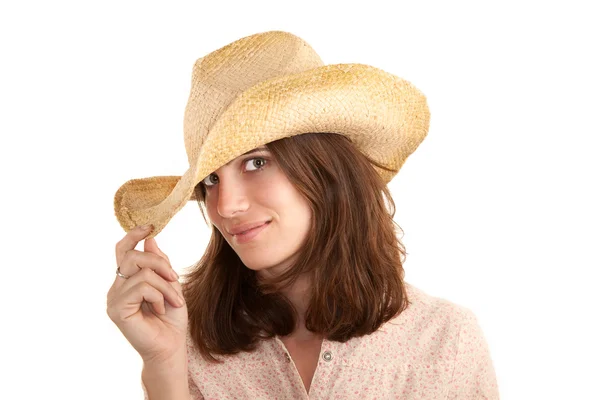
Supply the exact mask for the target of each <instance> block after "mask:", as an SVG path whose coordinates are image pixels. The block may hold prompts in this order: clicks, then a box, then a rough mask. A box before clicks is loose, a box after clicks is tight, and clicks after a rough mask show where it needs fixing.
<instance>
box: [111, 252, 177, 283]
mask: <svg viewBox="0 0 600 400" xmlns="http://www.w3.org/2000/svg"><path fill="white" fill-rule="evenodd" d="M144 268H147V269H151V270H152V271H154V272H156V273H157V274H158V275H160V276H162V277H163V278H164V279H166V280H169V281H176V280H177V279H178V277H177V274H176V273H175V271H173V268H171V264H170V263H169V262H168V261H167V260H165V259H164V258H163V257H161V256H157V255H156V254H154V253H149V252H145V251H138V250H129V251H128V252H127V254H125V257H124V258H123V260H122V264H121V270H120V271H121V273H122V274H124V275H127V276H129V277H130V278H129V279H131V277H133V276H135V275H136V274H137V273H138V272H140V270H142V269H144ZM119 279H121V278H119Z"/></svg>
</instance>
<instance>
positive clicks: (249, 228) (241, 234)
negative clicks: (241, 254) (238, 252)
mask: <svg viewBox="0 0 600 400" xmlns="http://www.w3.org/2000/svg"><path fill="white" fill-rule="evenodd" d="M270 222H271V221H266V222H258V223H256V222H255V223H250V224H243V225H238V226H236V227H234V228H233V229H232V230H231V231H230V232H229V233H230V234H231V235H232V236H233V238H234V240H235V241H236V242H237V243H238V244H243V243H248V242H249V241H251V240H252V239H254V238H255V237H256V236H257V235H258V234H259V233H260V232H262V231H263V230H264V229H265V228H266V227H267V226H268V225H269V223H270Z"/></svg>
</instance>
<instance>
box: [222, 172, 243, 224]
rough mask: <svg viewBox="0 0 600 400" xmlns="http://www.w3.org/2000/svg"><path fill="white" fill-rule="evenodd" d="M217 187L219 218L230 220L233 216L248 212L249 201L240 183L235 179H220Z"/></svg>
mask: <svg viewBox="0 0 600 400" xmlns="http://www.w3.org/2000/svg"><path fill="white" fill-rule="evenodd" d="M217 186H218V189H219V199H218V202H217V212H218V213H219V215H220V216H221V217H223V218H232V217H233V216H235V214H237V213H240V212H244V211H246V210H248V207H249V201H248V197H247V195H246V191H245V188H244V185H243V184H242V183H240V182H237V181H236V180H235V179H221V180H220V181H219V184H218V185H217Z"/></svg>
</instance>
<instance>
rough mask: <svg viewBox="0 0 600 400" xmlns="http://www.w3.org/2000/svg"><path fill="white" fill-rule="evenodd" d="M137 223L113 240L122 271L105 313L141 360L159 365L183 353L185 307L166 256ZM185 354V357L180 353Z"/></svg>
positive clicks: (108, 296)
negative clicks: (141, 244)
mask: <svg viewBox="0 0 600 400" xmlns="http://www.w3.org/2000/svg"><path fill="white" fill-rule="evenodd" d="M149 233H150V229H148V230H146V231H144V230H142V229H141V228H140V227H137V228H134V229H132V230H131V231H129V232H128V233H127V234H126V235H125V237H123V239H122V240H120V241H119V242H118V243H117V246H116V257H117V265H118V266H120V272H121V273H122V274H123V275H125V276H129V278H127V279H125V278H123V277H120V276H118V275H117V276H116V278H115V281H114V283H113V284H112V286H111V288H110V290H109V291H108V295H107V302H106V304H107V314H108V316H109V317H110V319H111V320H112V321H113V322H114V323H115V324H116V325H117V327H119V329H120V330H121V332H122V333H123V335H124V336H125V337H126V338H127V340H128V341H129V343H131V345H132V346H133V348H134V349H135V350H136V351H137V352H138V353H139V354H140V356H141V357H142V360H144V363H153V364H160V363H161V362H168V361H169V360H172V359H173V358H174V357H179V356H181V355H182V354H186V333H187V324H188V316H187V306H186V304H185V300H184V299H183V293H182V290H181V285H180V283H179V281H178V277H177V275H176V273H175V271H174V270H173V269H172V267H171V263H170V262H169V258H168V257H167V255H166V254H164V253H163V252H162V251H161V250H160V249H159V248H158V245H157V244H156V240H154V238H152V239H148V240H145V241H144V251H137V250H135V247H136V245H137V244H138V243H139V242H140V241H141V240H142V239H144V238H145V237H146V236H148V234H149ZM184 357H185V356H184Z"/></svg>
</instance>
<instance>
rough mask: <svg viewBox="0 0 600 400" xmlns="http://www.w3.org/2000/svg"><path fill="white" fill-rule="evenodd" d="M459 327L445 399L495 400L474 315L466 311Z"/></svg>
mask: <svg viewBox="0 0 600 400" xmlns="http://www.w3.org/2000/svg"><path fill="white" fill-rule="evenodd" d="M465 311H466V312H465V315H464V319H463V321H462V324H461V328H460V332H459V337H458V346H457V352H456V358H455V362H454V373H453V375H452V382H451V384H450V391H449V393H448V397H447V398H448V400H467V399H469V400H470V399H499V398H500V396H499V393H498V384H497V382H496V373H495V371H494V366H493V363H492V359H491V356H490V351H489V347H488V344H487V342H486V340H485V337H484V335H483V332H482V330H481V328H480V326H479V324H478V322H477V318H476V317H475V314H474V313H473V312H472V311H471V310H468V309H466V310H465Z"/></svg>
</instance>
